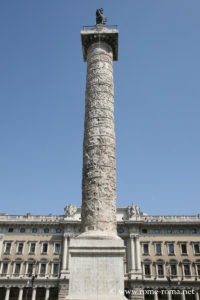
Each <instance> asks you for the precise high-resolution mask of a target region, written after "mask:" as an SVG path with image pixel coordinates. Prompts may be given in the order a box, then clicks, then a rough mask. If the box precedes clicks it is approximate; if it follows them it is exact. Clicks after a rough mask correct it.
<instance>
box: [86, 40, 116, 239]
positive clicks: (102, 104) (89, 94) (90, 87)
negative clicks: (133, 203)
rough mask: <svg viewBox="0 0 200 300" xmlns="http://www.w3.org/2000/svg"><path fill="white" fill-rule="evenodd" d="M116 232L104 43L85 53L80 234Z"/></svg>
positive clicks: (109, 55) (108, 61) (109, 72)
mask: <svg viewBox="0 0 200 300" xmlns="http://www.w3.org/2000/svg"><path fill="white" fill-rule="evenodd" d="M89 230H91V231H101V232H103V231H107V232H110V233H114V234H115V235H116V234H117V233H116V162H115V132H114V87H113V52H112V48H111V46H110V45H109V44H108V43H106V42H102V41H101V42H100V41H99V42H94V43H93V44H92V45H91V46H90V47H89V48H88V51H87V84H86V100H85V125H84V143H83V176H82V231H83V232H85V231H89Z"/></svg>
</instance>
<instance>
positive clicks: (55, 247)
mask: <svg viewBox="0 0 200 300" xmlns="http://www.w3.org/2000/svg"><path fill="white" fill-rule="evenodd" d="M54 253H56V254H59V253H60V243H55V244H54Z"/></svg>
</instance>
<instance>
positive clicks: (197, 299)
mask: <svg viewBox="0 0 200 300" xmlns="http://www.w3.org/2000/svg"><path fill="white" fill-rule="evenodd" d="M195 300H199V292H198V291H195Z"/></svg>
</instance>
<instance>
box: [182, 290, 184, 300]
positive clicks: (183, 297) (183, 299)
mask: <svg viewBox="0 0 200 300" xmlns="http://www.w3.org/2000/svg"><path fill="white" fill-rule="evenodd" d="M181 300H185V293H184V290H182V291H181Z"/></svg>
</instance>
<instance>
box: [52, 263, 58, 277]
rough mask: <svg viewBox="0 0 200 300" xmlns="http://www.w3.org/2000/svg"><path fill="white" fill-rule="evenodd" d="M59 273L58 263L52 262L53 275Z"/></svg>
mask: <svg viewBox="0 0 200 300" xmlns="http://www.w3.org/2000/svg"><path fill="white" fill-rule="evenodd" d="M58 273H59V264H53V275H54V276H57V275H58Z"/></svg>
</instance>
